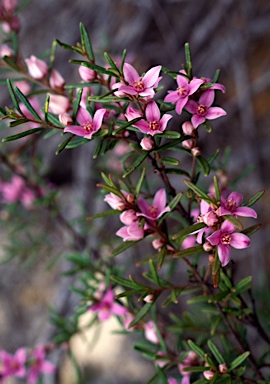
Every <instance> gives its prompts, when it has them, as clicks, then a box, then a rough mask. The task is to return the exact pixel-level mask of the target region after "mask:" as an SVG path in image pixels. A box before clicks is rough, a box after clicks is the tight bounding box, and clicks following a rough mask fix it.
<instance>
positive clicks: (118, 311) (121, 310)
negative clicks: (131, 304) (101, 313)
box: [112, 303, 128, 316]
mask: <svg viewBox="0 0 270 384" xmlns="http://www.w3.org/2000/svg"><path fill="white" fill-rule="evenodd" d="M112 313H113V314H114V315H117V316H123V315H125V314H126V313H128V310H127V308H125V307H123V306H122V305H120V304H118V303H113V305H112Z"/></svg>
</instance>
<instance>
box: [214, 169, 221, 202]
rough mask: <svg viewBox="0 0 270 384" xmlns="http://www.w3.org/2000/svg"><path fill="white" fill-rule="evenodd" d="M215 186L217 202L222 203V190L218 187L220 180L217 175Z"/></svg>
mask: <svg viewBox="0 0 270 384" xmlns="http://www.w3.org/2000/svg"><path fill="white" fill-rule="evenodd" d="M214 185H215V192H216V199H217V201H220V189H219V185H218V178H217V176H216V175H215V176H214Z"/></svg>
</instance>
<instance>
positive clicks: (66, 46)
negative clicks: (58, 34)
mask: <svg viewBox="0 0 270 384" xmlns="http://www.w3.org/2000/svg"><path fill="white" fill-rule="evenodd" d="M55 41H56V42H57V44H58V45H59V46H60V47H62V48H64V49H68V50H69V51H76V50H75V49H74V47H72V46H71V45H68V44H65V43H62V42H61V41H60V40H58V39H55Z"/></svg>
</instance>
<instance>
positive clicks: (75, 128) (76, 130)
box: [64, 125, 85, 136]
mask: <svg viewBox="0 0 270 384" xmlns="http://www.w3.org/2000/svg"><path fill="white" fill-rule="evenodd" d="M64 132H70V133H73V134H74V135H77V136H85V130H84V129H83V127H80V126H79V125H68V126H67V127H66V128H65V129H64Z"/></svg>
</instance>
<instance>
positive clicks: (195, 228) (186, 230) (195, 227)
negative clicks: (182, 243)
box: [172, 223, 206, 240]
mask: <svg viewBox="0 0 270 384" xmlns="http://www.w3.org/2000/svg"><path fill="white" fill-rule="evenodd" d="M205 227H206V224H204V223H196V224H193V225H190V226H189V227H186V228H184V229H181V231H179V232H177V233H175V234H174V235H173V236H172V239H173V240H175V239H177V238H178V237H180V236H186V235H189V234H190V233H193V232H195V231H198V230H200V229H202V228H205Z"/></svg>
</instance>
